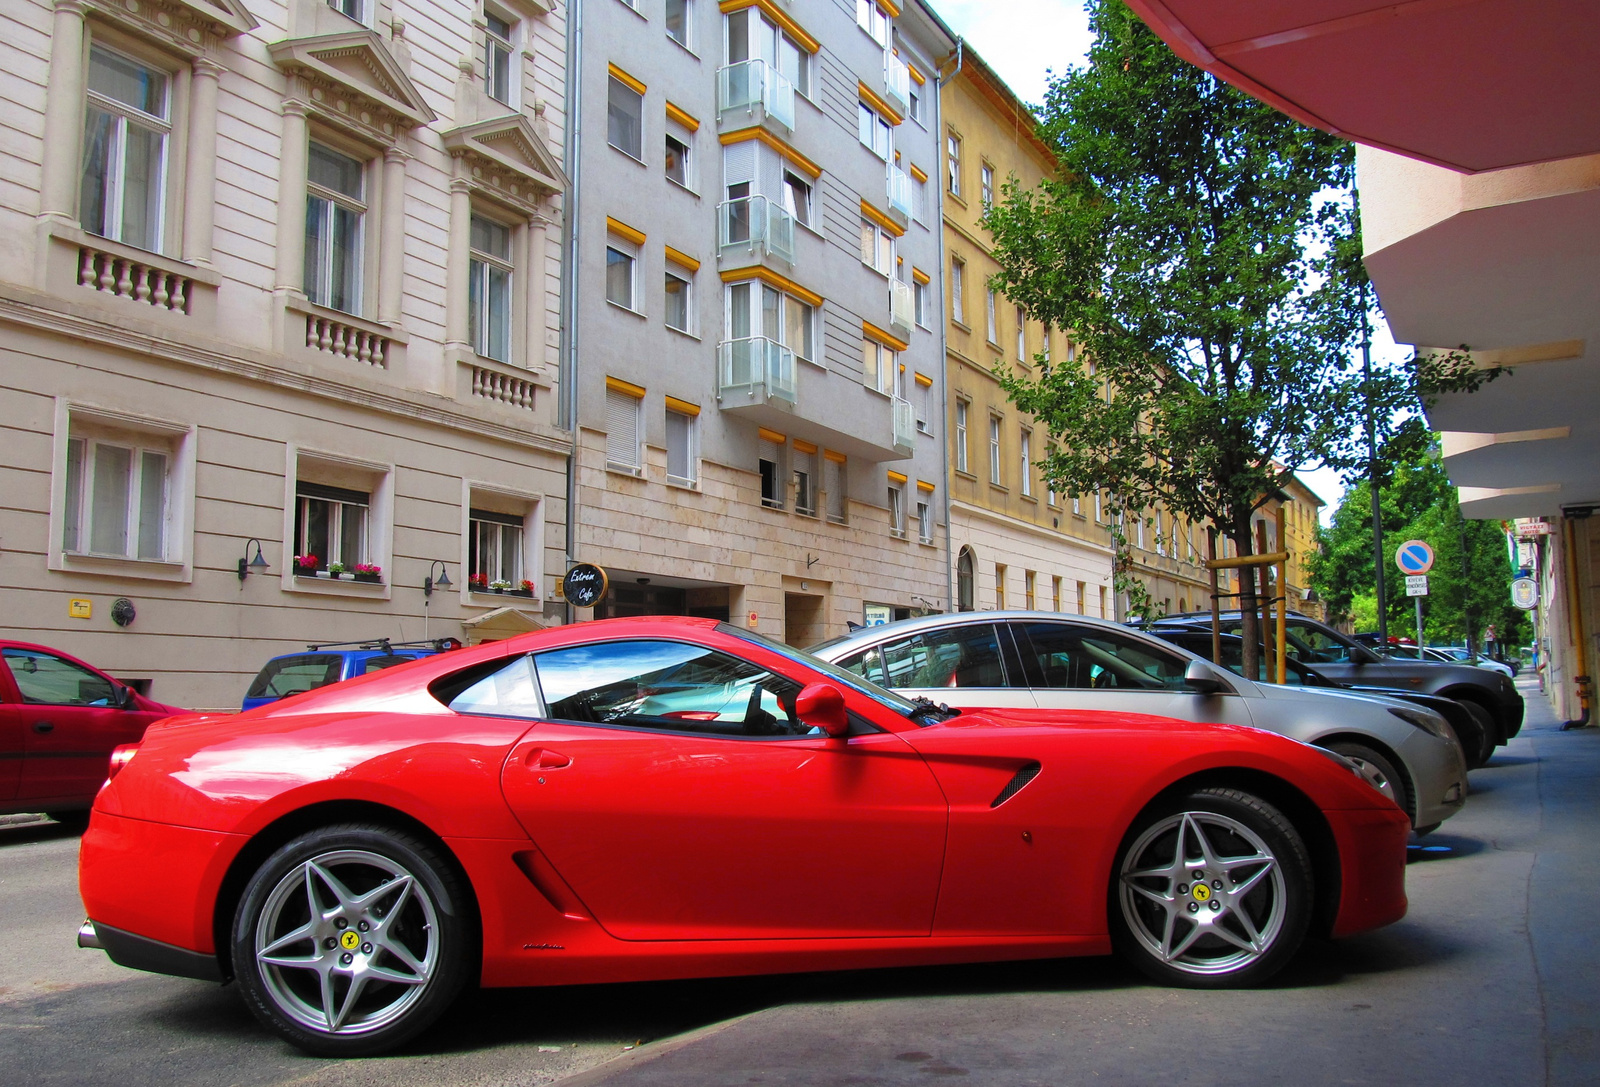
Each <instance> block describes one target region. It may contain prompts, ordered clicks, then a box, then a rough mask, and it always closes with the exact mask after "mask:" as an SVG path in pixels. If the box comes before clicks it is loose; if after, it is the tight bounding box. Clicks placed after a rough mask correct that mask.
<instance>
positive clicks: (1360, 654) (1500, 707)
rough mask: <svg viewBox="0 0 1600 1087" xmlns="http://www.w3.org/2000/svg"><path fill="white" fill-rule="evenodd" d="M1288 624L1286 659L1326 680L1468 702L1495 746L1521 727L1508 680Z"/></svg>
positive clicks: (1199, 621) (1189, 618)
mask: <svg viewBox="0 0 1600 1087" xmlns="http://www.w3.org/2000/svg"><path fill="white" fill-rule="evenodd" d="M1240 625H1241V621H1240V618H1239V613H1238V612H1237V611H1232V612H1223V613H1222V630H1223V632H1224V633H1227V634H1237V633H1239V628H1240ZM1287 625H1288V628H1289V630H1288V636H1289V640H1288V647H1289V655H1290V657H1291V659H1295V660H1299V661H1301V662H1303V663H1305V664H1309V665H1311V666H1312V667H1313V668H1315V669H1316V670H1317V671H1318V672H1320V673H1321V674H1322V675H1324V676H1326V677H1327V678H1329V679H1331V680H1335V681H1337V682H1339V683H1349V684H1353V685H1355V686H1358V687H1397V688H1400V689H1401V690H1408V691H1419V692H1421V693H1422V694H1436V695H1442V696H1443V697H1445V698H1453V699H1455V700H1456V701H1457V702H1464V703H1471V704H1473V705H1475V706H1478V707H1480V708H1482V709H1483V710H1485V711H1486V712H1487V713H1488V715H1489V717H1490V718H1491V719H1492V721H1493V726H1494V729H1495V737H1494V742H1495V745H1496V746H1499V745H1500V744H1503V743H1505V742H1506V741H1507V740H1509V739H1510V738H1511V737H1513V736H1515V735H1516V734H1517V733H1518V731H1520V730H1521V728H1522V695H1521V694H1519V693H1518V691H1517V688H1516V685H1515V684H1513V683H1512V682H1511V677H1510V676H1505V675H1501V674H1499V673H1496V672H1491V671H1489V670H1487V669H1484V668H1474V667H1472V666H1471V665H1468V664H1445V663H1442V662H1437V661H1408V660H1395V659H1393V658H1390V657H1385V656H1380V655H1379V654H1377V653H1374V652H1373V651H1372V650H1371V649H1368V648H1367V647H1366V646H1364V645H1362V644H1361V643H1359V642H1357V641H1356V640H1355V639H1354V638H1352V637H1350V636H1349V635H1348V634H1342V633H1340V632H1339V631H1337V630H1334V629H1333V628H1332V627H1330V626H1328V625H1327V624H1325V623H1319V622H1318V621H1317V620H1315V619H1312V618H1311V617H1309V616H1305V615H1296V614H1291V615H1290V616H1289V618H1288V624H1287ZM1146 629H1148V630H1151V631H1152V632H1154V633H1158V634H1159V633H1164V632H1166V631H1169V630H1203V631H1210V629H1211V613H1210V612H1192V613H1189V614H1187V615H1172V616H1168V617H1166V618H1164V619H1158V620H1156V621H1155V623H1153V624H1148V625H1147V626H1146Z"/></svg>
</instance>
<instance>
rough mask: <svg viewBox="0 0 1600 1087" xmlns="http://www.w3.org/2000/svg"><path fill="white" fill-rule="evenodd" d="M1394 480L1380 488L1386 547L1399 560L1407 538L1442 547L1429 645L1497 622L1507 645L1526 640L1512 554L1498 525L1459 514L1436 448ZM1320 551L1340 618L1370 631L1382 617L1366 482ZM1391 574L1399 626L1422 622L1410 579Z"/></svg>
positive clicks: (1399, 469)
mask: <svg viewBox="0 0 1600 1087" xmlns="http://www.w3.org/2000/svg"><path fill="white" fill-rule="evenodd" d="M1388 469H1389V471H1388V476H1389V479H1388V481H1387V482H1385V484H1384V485H1383V486H1382V487H1381V488H1380V490H1379V492H1378V498H1379V511H1380V519H1381V520H1382V523H1383V534H1384V546H1385V549H1386V551H1388V552H1389V554H1386V555H1385V556H1384V560H1385V561H1386V562H1387V561H1391V556H1392V554H1393V550H1394V548H1396V547H1398V546H1399V545H1400V544H1401V543H1403V542H1404V541H1406V540H1413V539H1415V540H1423V541H1426V542H1427V543H1428V544H1429V545H1430V546H1431V547H1432V548H1433V551H1434V564H1433V569H1432V570H1431V571H1430V572H1429V574H1428V596H1427V598H1426V599H1425V600H1424V602H1423V609H1424V623H1423V625H1424V628H1425V631H1426V636H1427V637H1428V639H1429V640H1430V641H1465V642H1468V643H1470V644H1473V645H1477V644H1480V642H1481V640H1482V637H1483V631H1484V628H1485V627H1486V626H1488V625H1490V624H1493V626H1494V628H1495V630H1496V631H1497V632H1498V633H1499V636H1500V639H1501V641H1502V642H1503V643H1505V644H1518V643H1520V642H1522V641H1526V640H1527V639H1528V638H1529V637H1531V634H1530V633H1529V632H1530V630H1531V627H1530V625H1529V623H1528V617H1527V614H1526V613H1525V612H1523V611H1521V610H1519V609H1518V608H1516V607H1514V606H1512V604H1511V579H1512V577H1513V576H1514V574H1515V571H1513V570H1512V568H1511V559H1510V554H1509V552H1508V550H1507V547H1506V540H1505V530H1504V529H1503V527H1502V526H1501V525H1500V523H1499V522H1498V521H1469V520H1467V519H1466V518H1464V517H1463V516H1462V515H1461V507H1460V504H1459V502H1458V500H1457V496H1456V489H1455V488H1454V487H1453V486H1451V484H1450V480H1449V477H1448V476H1447V475H1446V473H1445V470H1444V464H1443V462H1442V461H1441V460H1440V458H1439V455H1438V451H1437V449H1428V450H1424V451H1423V452H1422V453H1421V454H1420V455H1417V456H1414V457H1413V458H1411V459H1410V460H1409V461H1402V462H1400V463H1397V464H1396V463H1391V464H1390V465H1389V466H1388ZM1318 538H1319V542H1320V544H1321V549H1320V551H1319V552H1318V553H1317V554H1315V555H1313V556H1312V558H1311V562H1310V568H1311V584H1312V586H1313V587H1314V588H1315V589H1316V590H1317V592H1318V593H1320V594H1321V595H1322V598H1323V599H1324V600H1326V601H1327V602H1328V607H1329V609H1330V610H1331V611H1333V612H1334V613H1336V614H1340V615H1344V616H1348V617H1350V618H1351V619H1353V620H1354V621H1355V623H1356V625H1357V626H1358V627H1360V628H1362V629H1370V628H1371V627H1372V626H1374V625H1376V623H1377V614H1378V613H1377V601H1376V599H1375V593H1374V589H1373V585H1374V579H1373V571H1372V563H1373V554H1372V491H1371V488H1370V485H1369V484H1368V483H1367V482H1366V481H1362V482H1360V483H1358V484H1356V485H1355V486H1353V487H1351V488H1350V490H1348V491H1346V492H1345V495H1344V498H1343V500H1342V501H1341V502H1340V503H1339V508H1338V509H1337V510H1335V511H1334V515H1333V518H1332V521H1331V523H1330V524H1329V525H1328V526H1326V527H1325V528H1322V529H1320V530H1319V532H1318ZM1386 573H1387V574H1388V575H1389V576H1386V578H1385V593H1384V596H1385V600H1384V607H1385V612H1384V614H1385V617H1386V618H1387V619H1388V621H1389V625H1390V627H1391V629H1393V630H1396V631H1405V630H1408V629H1410V628H1411V625H1412V623H1413V622H1414V621H1415V619H1414V616H1415V612H1414V607H1415V605H1414V604H1413V603H1412V601H1411V599H1410V598H1409V597H1407V596H1406V595H1405V580H1404V578H1403V577H1402V576H1401V575H1400V573H1399V571H1398V570H1397V569H1394V568H1393V567H1392V566H1391V567H1390V568H1389V569H1388V570H1387V571H1386Z"/></svg>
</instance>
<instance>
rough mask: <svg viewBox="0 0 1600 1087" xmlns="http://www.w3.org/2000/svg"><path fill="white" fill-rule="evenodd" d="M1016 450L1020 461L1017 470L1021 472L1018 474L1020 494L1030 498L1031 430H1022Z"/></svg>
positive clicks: (1031, 474)
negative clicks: (1020, 482) (1020, 485)
mask: <svg viewBox="0 0 1600 1087" xmlns="http://www.w3.org/2000/svg"><path fill="white" fill-rule="evenodd" d="M1017 451H1018V453H1020V454H1021V455H1020V456H1019V457H1018V460H1019V461H1021V464H1020V465H1019V466H1018V470H1019V471H1020V472H1021V473H1022V474H1021V476H1020V478H1021V480H1022V494H1023V496H1024V497H1026V498H1031V497H1033V464H1032V463H1031V462H1032V460H1033V432H1032V431H1031V430H1024V431H1023V432H1022V437H1021V441H1020V442H1019V447H1018V450H1017Z"/></svg>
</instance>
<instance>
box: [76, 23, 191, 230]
mask: <svg viewBox="0 0 1600 1087" xmlns="http://www.w3.org/2000/svg"><path fill="white" fill-rule="evenodd" d="M97 52H98V53H104V54H106V55H107V56H109V57H114V58H116V59H117V60H120V61H123V62H124V63H127V64H132V65H135V66H136V67H138V68H141V69H144V70H146V71H149V72H152V73H159V74H160V75H161V77H162V78H163V80H164V81H165V88H164V92H163V101H162V107H163V109H164V113H162V114H160V115H157V114H152V113H146V112H145V111H144V110H142V109H140V108H139V107H137V106H135V105H133V104H131V103H128V102H123V101H121V100H120V99H116V98H112V97H109V96H107V95H105V94H102V93H100V92H99V91H96V90H93V89H90V88H87V86H86V89H85V92H84V93H85V96H86V110H95V111H98V112H100V113H104V114H106V115H107V116H108V117H109V118H110V119H111V131H110V133H109V140H108V144H107V146H106V149H105V156H106V174H105V189H104V192H103V194H102V196H103V201H104V207H105V218H104V219H103V220H102V222H100V223H99V224H97V225H98V227H99V229H96V228H95V227H91V226H90V225H89V224H88V223H83V229H84V230H86V231H88V232H89V233H91V234H95V235H97V236H100V237H105V238H110V239H112V240H113V241H119V242H122V243H123V244H124V245H131V246H134V247H135V248H139V249H144V250H146V251H148V252H151V253H160V252H163V251H164V250H165V247H166V242H167V230H166V226H167V200H168V190H169V187H170V177H171V161H172V160H171V150H172V133H173V116H172V115H173V111H174V105H175V92H176V91H177V90H178V79H177V78H176V76H177V73H175V72H173V71H171V70H170V69H168V68H166V67H164V66H162V65H160V64H155V63H152V62H151V61H150V60H149V58H148V57H141V56H135V55H133V54H131V53H129V52H126V51H124V50H121V49H116V48H113V47H112V46H110V45H107V44H105V43H103V42H101V41H98V40H94V39H91V41H90V44H89V56H90V60H89V72H92V66H93V59H92V58H93V56H94V54H95V53H97ZM89 72H86V74H85V84H86V85H87V82H88V79H89ZM130 127H132V128H139V129H143V130H145V131H147V132H152V133H155V134H156V135H157V136H158V137H159V138H160V154H159V162H158V163H157V166H156V170H155V174H156V176H155V180H154V190H155V191H154V192H152V193H151V194H150V200H149V206H150V208H151V210H152V211H153V217H154V220H155V221H154V223H153V224H151V229H150V234H149V236H148V237H145V238H140V239H134V238H129V237H127V236H126V227H127V224H126V223H125V222H124V218H123V212H124V210H125V199H124V198H125V196H126V192H127V185H128V160H127V151H128V138H127V137H128V129H129V128H130ZM87 132H88V128H87V122H85V145H86V146H85V147H84V149H83V152H82V155H81V159H80V164H79V178H78V185H79V191H80V199H81V192H82V189H83V186H84V182H85V181H86V180H87V179H86V177H85V176H84V173H83V171H85V170H86V169H87V160H88V147H87V142H88V135H87Z"/></svg>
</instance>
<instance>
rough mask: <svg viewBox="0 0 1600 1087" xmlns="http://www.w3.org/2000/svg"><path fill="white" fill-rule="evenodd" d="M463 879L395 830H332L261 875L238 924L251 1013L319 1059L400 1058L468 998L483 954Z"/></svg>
mask: <svg viewBox="0 0 1600 1087" xmlns="http://www.w3.org/2000/svg"><path fill="white" fill-rule="evenodd" d="M471 934H472V925H471V923H470V919H469V914H468V907H467V903H466V895H465V893H464V888H463V887H462V881H461V879H460V878H459V877H458V876H457V875H456V873H455V870H454V868H453V867H452V866H451V865H450V864H449V863H448V862H447V861H446V860H445V858H444V857H442V856H441V855H440V854H439V853H438V851H437V848H436V847H435V846H433V845H432V844H430V843H428V842H426V841H423V840H421V839H420V838H417V837H415V836H412V835H409V834H404V833H401V832H398V831H395V830H392V829H389V828H387V827H380V826H366V825H345V826H333V827H324V828H321V829H318V830H314V831H311V832H309V833H306V834H303V835H301V836H300V837H298V838H295V839H294V840H293V841H291V842H289V843H287V844H286V845H284V846H283V847H282V848H280V849H279V850H278V851H277V852H275V853H273V854H272V856H270V857H269V858H267V861H266V862H265V863H264V864H263V865H262V866H261V867H260V868H259V869H257V870H256V872H255V874H254V875H253V876H252V877H251V879H250V881H249V883H248V884H247V885H246V887H245V891H244V894H243V896H242V897H241V898H240V900H239V907H238V910H237V911H236V912H235V914H234V922H233V941H232V943H233V964H234V973H235V974H236V975H237V977H238V979H239V983H240V988H241V990H242V992H243V994H244V997H245V1002H246V1003H247V1004H248V1005H249V1007H250V1010H251V1011H252V1012H253V1013H255V1015H256V1017H257V1018H258V1019H260V1020H261V1021H262V1022H263V1023H264V1024H266V1025H267V1026H268V1027H270V1028H272V1029H273V1030H274V1031H276V1032H277V1033H278V1034H280V1035H282V1036H283V1037H284V1038H286V1039H287V1040H288V1041H290V1042H292V1043H293V1044H295V1045H297V1046H299V1047H300V1048H301V1049H304V1050H306V1051H307V1052H310V1053H315V1054H317V1055H319V1056H329V1057H358V1056H367V1055H370V1054H374V1053H379V1052H383V1051H385V1050H388V1049H392V1048H394V1047H395V1046H397V1045H400V1044H401V1043H402V1042H404V1041H406V1040H407V1039H409V1038H411V1037H412V1036H414V1035H415V1034H417V1033H418V1032H419V1031H421V1030H423V1029H424V1028H426V1027H427V1026H429V1025H430V1024H431V1023H432V1022H433V1021H434V1020H436V1019H437V1018H438V1017H439V1016H440V1015H441V1014H442V1013H443V1012H444V1010H445V1008H447V1007H448V1006H449V1005H450V1003H451V1001H453V1000H454V999H455V997H456V995H457V994H458V993H459V992H460V991H461V988H462V986H463V985H464V984H465V983H466V980H467V977H468V975H469V973H470V962H471V955H472V954H474V953H475V947H474V946H473V940H472V936H471Z"/></svg>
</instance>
